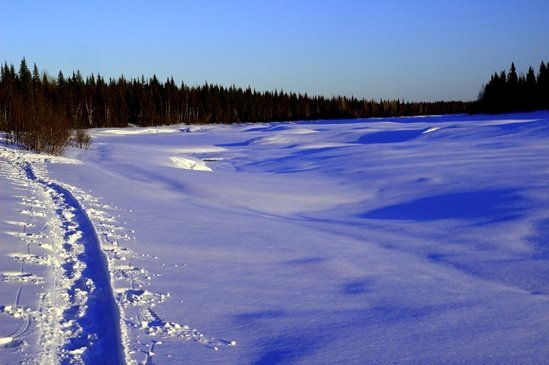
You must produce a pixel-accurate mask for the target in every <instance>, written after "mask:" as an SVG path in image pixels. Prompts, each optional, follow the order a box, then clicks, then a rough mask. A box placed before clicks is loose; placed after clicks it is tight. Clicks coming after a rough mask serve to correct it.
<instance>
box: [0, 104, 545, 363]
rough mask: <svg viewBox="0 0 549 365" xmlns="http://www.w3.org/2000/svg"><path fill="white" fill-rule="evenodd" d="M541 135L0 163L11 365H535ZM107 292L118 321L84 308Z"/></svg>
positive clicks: (145, 134)
mask: <svg viewBox="0 0 549 365" xmlns="http://www.w3.org/2000/svg"><path fill="white" fill-rule="evenodd" d="M547 123H549V115H548V114H547V113H530V114H524V115H520V114H518V115H506V116H497V117H494V116H433V117H422V118H388V119H373V120H353V121H317V122H301V123H269V124H259V125H250V124H242V125H233V126H174V127H161V128H149V129H146V128H143V129H139V128H133V129H130V130H112V129H111V130H95V131H93V135H94V142H93V144H92V148H91V149H90V150H88V151H81V150H70V151H69V157H68V158H65V159H62V160H57V159H55V158H46V159H45V158H43V157H39V156H35V155H33V154H29V153H25V152H21V151H16V150H13V149H11V148H4V147H0V148H2V149H1V150H0V152H1V153H0V163H2V170H1V174H0V188H1V189H2V191H6V192H7V193H6V194H3V195H2V196H1V197H0V199H1V203H2V208H1V209H2V210H1V212H2V216H1V217H0V232H1V233H0V246H1V247H2V248H4V247H6V250H5V251H2V252H5V254H3V255H0V263H1V264H2V269H1V270H0V271H1V272H2V282H1V283H0V311H1V313H0V323H1V324H2V328H5V329H6V330H3V331H2V332H0V353H1V355H2V358H4V355H5V356H7V357H6V358H7V359H12V360H13V362H17V361H19V362H25V361H27V362H30V363H32V360H31V359H32V358H33V356H34V355H39V356H38V358H40V359H42V360H43V361H42V363H57V362H59V361H60V360H62V359H67V361H74V362H82V363H94V361H97V360H98V359H101V356H102V355H101V354H100V351H94V350H93V349H94V346H95V348H96V349H97V348H99V347H101V348H104V349H107V353H110V354H112V353H116V352H120V353H121V354H122V355H121V360H120V362H126V363H145V364H180V363H191V364H195V363H205V364H210V363H211V364H274V363H288V364H289V363H291V364H311V363H315V364H332V363H345V364H383V363H407V364H425V363H456V364H469V363H485V364H500V363H544V362H545V359H547V357H548V356H549V350H548V349H549V346H547V338H548V337H547V334H548V333H549V320H548V318H549V315H548V314H549V286H548V284H547V283H548V281H547V279H549V276H548V271H547V267H548V266H547V265H548V264H549V262H548V260H549V255H548V252H549V251H548V247H549V246H548V245H547V243H548V242H547V238H546V237H547V236H548V234H549V231H548V228H547V227H549V225H548V222H549V208H548V207H549V186H548V185H547V183H546V182H547V181H549V163H548V162H547V158H546V156H547V155H548V154H549V144H548V143H547V138H549V125H548V124H547ZM159 131H161V133H159ZM76 162H78V163H76ZM200 169H202V171H200ZM4 189H5V190H4ZM106 202H108V203H106ZM20 207H23V208H22V209H21V208H20ZM90 243H92V245H91V246H95V247H97V248H96V249H95V251H93V252H92V253H91V254H90V253H89V252H88V254H86V249H87V247H89V246H90V245H89V244H90ZM88 250H89V248H88ZM86 256H88V258H86ZM90 256H91V257H95V259H97V260H93V261H100V262H102V263H103V264H104V265H105V266H104V267H103V266H102V265H98V266H93V267H92V261H90V259H89V257H90ZM105 257H106V259H101V258H105ZM56 285H57V286H56ZM99 287H103V288H104V290H103V292H109V290H110V294H109V295H107V296H106V297H107V298H110V299H112V302H110V301H106V302H98V303H96V304H93V305H92V303H93V300H94V299H93V298H92V297H93V295H92V294H91V293H93V292H94V290H97V288H99ZM54 288H58V290H54ZM56 292H58V293H60V294H59V295H57V296H56V295H55V293H56ZM17 293H20V294H17ZM13 298H18V299H17V300H16V301H15V302H14V299H13ZM51 303H53V304H54V305H52V304H51ZM90 306H91V307H95V311H96V312H95V313H96V315H92V314H91V313H92V311H91V310H90ZM54 308H56V309H57V310H54ZM71 308H72V310H67V309H71ZM98 308H103V309H98ZM109 308H110V309H109ZM97 311H99V312H101V311H102V312H101V313H100V314H97V313H98V312H97ZM116 312H117V313H116ZM105 313H111V319H109V320H108V321H107V323H109V325H112V326H113V328H114V327H116V326H118V327H119V335H118V338H116V339H112V340H111V342H114V343H115V344H113V345H112V346H110V345H107V344H106V343H105V341H106V338H107V337H106V335H105V333H104V332H101V329H100V328H97V323H95V322H98V321H95V319H97V318H106V317H105V316H104V315H103V314H105ZM86 316H88V318H89V319H90V321H82V320H80V319H81V318H82V317H84V318H85V317H86ZM107 317H108V316H107ZM56 321H59V324H56V323H57V322H56ZM103 322H105V321H103ZM49 323H53V325H52V326H49V325H48V329H44V325H45V324H49ZM56 326H57V327H56ZM49 327H51V329H49ZM46 335H47V336H46ZM85 335H91V336H85ZM50 336H53V337H52V339H51V340H50V339H49V338H50ZM55 336H57V337H55ZM211 336H213V337H211ZM88 337H90V338H88ZM77 345H78V346H77Z"/></svg>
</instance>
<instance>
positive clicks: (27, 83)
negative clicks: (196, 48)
mask: <svg viewBox="0 0 549 365" xmlns="http://www.w3.org/2000/svg"><path fill="white" fill-rule="evenodd" d="M548 80H549V77H548V70H547V66H546V65H545V63H543V62H542V63H541V66H540V70H539V72H538V74H537V75H536V74H535V73H534V70H533V68H532V67H530V69H529V71H528V73H527V74H526V75H522V74H521V75H518V74H517V72H516V68H515V65H514V64H512V66H511V69H510V71H509V72H508V73H506V72H505V71H502V72H501V73H499V74H498V73H496V74H494V75H493V76H492V78H491V80H490V81H489V82H488V83H487V84H486V85H485V86H484V87H483V88H482V90H481V92H480V94H479V98H478V100H477V101H476V102H463V101H437V102H405V101H401V100H366V99H357V98H354V97H347V96H334V97H325V96H309V95H307V94H300V93H293V92H285V91H283V90H274V91H257V90H255V89H252V88H251V87H249V86H248V87H247V88H245V89H243V88H240V87H236V86H230V87H226V86H221V85H216V84H209V83H205V84H203V85H201V86H189V85H186V84H185V83H183V82H182V83H181V84H180V85H178V84H176V83H175V81H174V79H173V78H168V79H167V80H165V81H164V82H161V81H160V80H158V78H157V77H156V76H155V75H153V76H152V77H150V78H145V77H144V76H142V77H141V78H138V79H130V80H128V79H126V78H125V77H124V76H120V77H119V78H117V79H113V78H110V79H109V80H106V79H104V78H103V77H102V76H101V75H99V74H98V75H93V74H92V75H89V76H86V77H84V76H83V75H82V74H81V73H80V72H79V71H76V72H73V73H72V74H71V75H69V76H65V75H64V74H63V72H61V71H59V73H58V74H57V77H53V76H51V75H49V74H48V73H46V72H40V71H39V68H38V66H37V65H36V64H34V66H33V68H32V71H31V69H30V67H29V65H28V64H27V61H26V59H25V58H23V59H22V60H21V62H20V65H19V68H18V70H16V68H15V66H14V65H13V64H10V65H8V63H7V62H4V64H3V65H2V66H1V67H0V130H2V131H4V132H5V134H6V136H7V140H8V142H11V143H16V144H20V145H22V146H26V147H27V148H29V149H31V150H35V151H41V152H46V153H53V154H60V153H62V152H63V150H64V149H65V147H66V146H67V145H69V144H71V143H72V144H74V145H76V146H79V147H82V146H87V145H88V144H89V137H88V136H87V134H86V132H85V130H86V129H88V128H101V127H127V126H129V125H135V126H155V125H169V124H177V123H185V124H205V123H226V124H229V123H242V122H270V121H294V120H318V119H349V118H369V117H393V116H412V115H433V114H458V113H480V112H482V113H503V112H512V111H527V110H534V109H549V86H548V85H549V81H548ZM75 131H76V132H75Z"/></svg>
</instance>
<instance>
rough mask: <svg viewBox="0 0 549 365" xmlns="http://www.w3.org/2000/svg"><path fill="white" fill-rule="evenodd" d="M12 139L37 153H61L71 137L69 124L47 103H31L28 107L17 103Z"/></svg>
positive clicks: (64, 117) (62, 114) (63, 116)
mask: <svg viewBox="0 0 549 365" xmlns="http://www.w3.org/2000/svg"><path fill="white" fill-rule="evenodd" d="M14 115H15V120H16V123H15V126H14V127H15V128H13V130H12V134H13V140H14V142H15V143H17V144H20V145H22V146H24V147H26V148H28V149H29V150H32V151H35V152H38V153H47V154H51V155H61V154H63V152H64V151H65V148H66V147H67V146H68V144H69V141H70V138H71V124H70V122H69V120H68V118H66V116H65V115H64V113H60V112H58V111H57V110H55V109H54V108H53V106H52V105H51V104H49V103H33V105H31V106H30V107H24V106H23V105H21V104H19V105H17V108H16V110H15V113H14Z"/></svg>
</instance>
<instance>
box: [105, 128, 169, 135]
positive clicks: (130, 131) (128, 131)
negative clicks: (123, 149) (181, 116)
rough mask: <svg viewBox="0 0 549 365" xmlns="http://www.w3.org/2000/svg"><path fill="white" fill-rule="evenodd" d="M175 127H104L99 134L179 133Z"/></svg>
mask: <svg viewBox="0 0 549 365" xmlns="http://www.w3.org/2000/svg"><path fill="white" fill-rule="evenodd" d="M178 132H179V131H178V130H177V129H175V128H120V129H104V130H100V131H98V132H97V134H114V135H123V136H128V135H139V134H158V133H178Z"/></svg>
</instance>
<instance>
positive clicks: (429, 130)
mask: <svg viewBox="0 0 549 365" xmlns="http://www.w3.org/2000/svg"><path fill="white" fill-rule="evenodd" d="M439 129H440V127H431V128H428V129H426V130H424V131H423V132H422V134H427V133H432V132H435V131H438V130H439Z"/></svg>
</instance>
